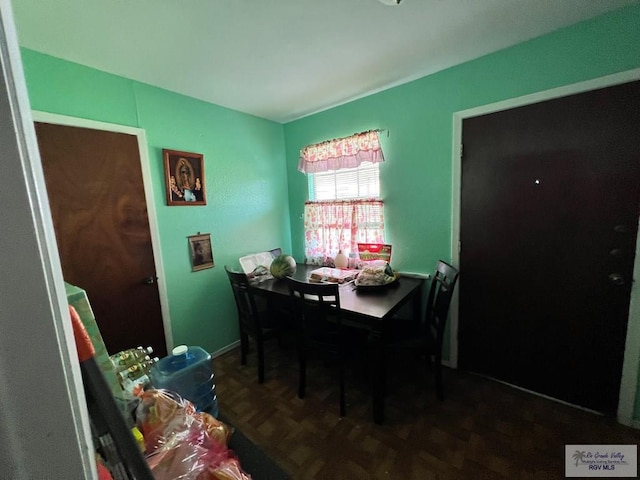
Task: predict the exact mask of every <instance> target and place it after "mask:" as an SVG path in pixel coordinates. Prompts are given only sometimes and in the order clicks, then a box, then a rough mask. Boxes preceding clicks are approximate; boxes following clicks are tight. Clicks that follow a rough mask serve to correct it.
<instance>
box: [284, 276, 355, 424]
mask: <svg viewBox="0 0 640 480" xmlns="http://www.w3.org/2000/svg"><path fill="white" fill-rule="evenodd" d="M287 282H288V285H289V294H290V295H291V297H292V298H293V300H294V301H293V304H294V314H295V321H296V330H297V332H298V335H297V339H298V342H297V343H298V365H299V380H298V397H299V398H304V397H305V393H306V385H307V356H308V354H309V353H310V352H311V351H312V350H313V351H316V352H318V353H319V354H320V355H321V356H322V357H323V358H324V359H325V360H333V361H336V362H337V364H338V379H339V387H340V416H341V417H344V416H345V415H346V399H345V386H344V338H343V325H342V310H341V308H340V292H339V290H338V288H339V287H338V284H337V283H324V284H323V283H307V282H304V281H300V280H296V279H294V278H291V277H287Z"/></svg>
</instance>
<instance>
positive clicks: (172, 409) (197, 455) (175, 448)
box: [136, 390, 251, 480]
mask: <svg viewBox="0 0 640 480" xmlns="http://www.w3.org/2000/svg"><path fill="white" fill-rule="evenodd" d="M140 400H141V401H140V404H139V405H138V408H137V410H136V420H137V424H138V428H139V429H140V430H141V432H142V434H143V436H144V440H145V455H146V459H147V462H148V463H149V467H150V468H151V471H152V472H153V474H154V477H155V478H156V479H157V480H169V479H171V480H250V479H251V476H250V475H249V474H247V473H246V472H244V471H243V470H242V467H241V466H240V462H239V461H238V459H237V458H236V457H235V454H234V453H233V451H232V450H230V449H229V448H228V441H229V438H230V437H231V435H232V433H233V429H232V428H230V427H229V426H228V425H226V424H225V423H223V422H221V421H220V420H217V419H216V418H215V417H213V416H212V415H209V414H208V413H205V412H197V411H196V409H195V407H194V406H193V404H192V403H191V402H189V401H188V400H186V399H183V398H182V397H180V396H179V395H178V394H176V393H174V392H170V391H168V390H147V391H145V392H142V393H141V395H140Z"/></svg>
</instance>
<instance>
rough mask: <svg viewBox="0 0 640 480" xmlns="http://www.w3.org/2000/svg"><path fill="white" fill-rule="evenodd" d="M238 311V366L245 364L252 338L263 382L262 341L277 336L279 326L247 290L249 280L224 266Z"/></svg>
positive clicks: (261, 381) (260, 300)
mask: <svg viewBox="0 0 640 480" xmlns="http://www.w3.org/2000/svg"><path fill="white" fill-rule="evenodd" d="M224 269H225V271H226V272H227V276H228V277H229V282H230V283H231V289H232V290H233V297H234V298H235V302H236V307H237V310H238V326H239V328H240V364H241V365H246V364H247V354H248V353H249V338H250V337H251V338H253V339H254V341H255V343H256V349H257V352H258V383H263V382H264V341H265V340H267V339H269V338H271V337H272V336H279V334H280V324H279V321H277V319H274V318H272V316H271V315H270V314H269V309H268V307H267V304H266V302H263V301H262V299H260V298H255V297H254V295H253V293H252V291H251V289H250V288H249V278H248V277H247V275H246V274H244V273H243V272H235V271H233V270H231V269H230V268H229V267H227V266H226V265H225V267H224Z"/></svg>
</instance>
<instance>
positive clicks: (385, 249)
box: [358, 243, 391, 263]
mask: <svg viewBox="0 0 640 480" xmlns="http://www.w3.org/2000/svg"><path fill="white" fill-rule="evenodd" d="M358 256H359V258H360V260H362V261H364V262H368V261H371V260H384V261H385V262H387V263H391V245H389V244H388V243H359V244H358Z"/></svg>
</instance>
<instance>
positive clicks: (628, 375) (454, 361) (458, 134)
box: [449, 68, 640, 428]
mask: <svg viewBox="0 0 640 480" xmlns="http://www.w3.org/2000/svg"><path fill="white" fill-rule="evenodd" d="M635 80H640V68H636V69H633V70H628V71H625V72H620V73H615V74H612V75H607V76H604V77H600V78H596V79H592V80H587V81H584V82H578V83H574V84H571V85H565V86H562V87H558V88H553V89H550V90H545V91H542V92H536V93H532V94H529V95H524V96H521V97H516V98H510V99H507V100H503V101H500V102H496V103H491V104H488V105H482V106H479V107H474V108H470V109H467V110H461V111H458V112H454V114H453V148H452V151H453V157H452V198H451V258H452V260H453V263H454V264H455V265H459V264H460V206H461V197H460V195H461V189H462V122H463V121H464V120H465V119H467V118H472V117H477V116H480V115H485V114H488V113H495V112H499V111H502V110H508V109H511V108H516V107H522V106H525V105H530V104H533V103H539V102H543V101H546V100H551V99H554V98H560V97H565V96H568V95H573V94H577V93H583V92H588V91H590V90H596V89H599V88H604V87H610V86H613V85H618V84H621V83H627V82H631V81H635ZM638 275H640V231H639V233H638V236H637V237H636V256H635V261H634V268H633V279H634V280H635V278H636V277H637V276H638ZM460 282H464V273H463V274H462V275H461V278H460ZM458 313H459V310H458V294H457V292H454V296H453V299H452V302H451V321H450V333H451V334H450V345H449V365H450V366H451V367H452V368H457V366H458V321H459V319H458ZM639 363H640V286H639V285H638V282H635V281H633V284H632V287H631V301H630V305H629V318H628V322H627V337H626V342H625V352H624V361H623V365H622V378H621V380H620V397H619V398H620V399H619V401H618V415H617V416H618V421H619V422H620V423H622V424H624V425H628V426H632V427H635V428H640V421H638V420H634V419H633V412H634V404H635V399H636V392H637V388H638V367H639ZM533 393H535V392H533Z"/></svg>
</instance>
